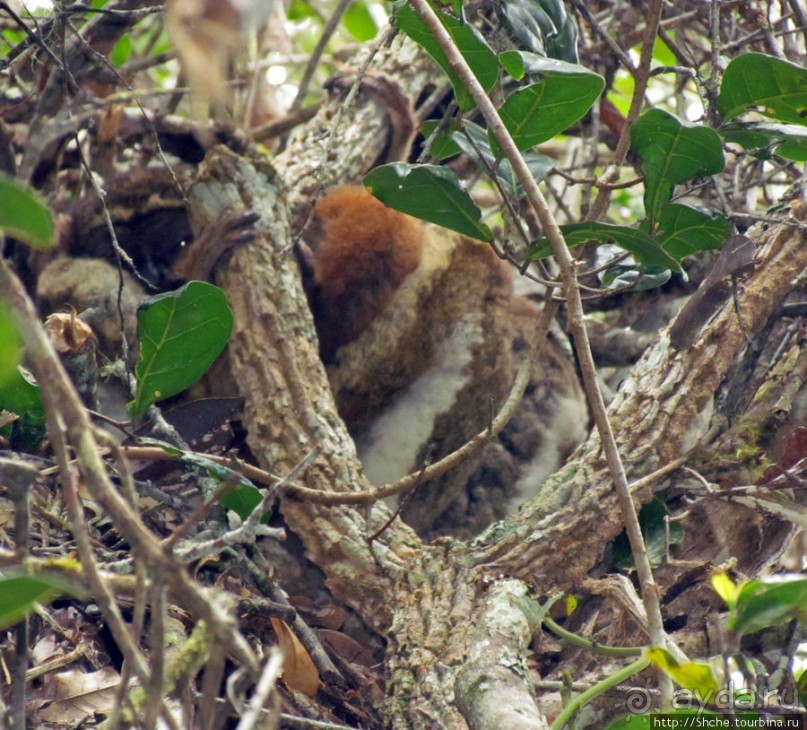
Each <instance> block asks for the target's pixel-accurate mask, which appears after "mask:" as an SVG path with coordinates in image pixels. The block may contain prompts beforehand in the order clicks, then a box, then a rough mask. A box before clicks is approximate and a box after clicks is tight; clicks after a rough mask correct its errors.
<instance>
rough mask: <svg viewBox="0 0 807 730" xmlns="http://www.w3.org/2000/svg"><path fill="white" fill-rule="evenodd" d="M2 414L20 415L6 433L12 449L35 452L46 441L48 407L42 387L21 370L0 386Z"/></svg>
mask: <svg viewBox="0 0 807 730" xmlns="http://www.w3.org/2000/svg"><path fill="white" fill-rule="evenodd" d="M0 410H3V411H9V412H10V413H14V414H16V415H17V420H16V421H14V423H12V424H11V426H10V427H7V428H6V429H4V431H7V434H8V435H10V437H11V444H12V446H13V447H14V448H18V449H21V450H23V451H34V450H35V449H36V448H37V447H38V446H39V444H40V443H41V442H42V439H43V438H45V406H44V404H43V403H42V393H41V392H40V390H39V386H37V385H35V384H34V383H33V382H32V379H29V376H27V374H26V373H24V372H23V370H22V368H20V367H17V368H15V370H14V371H13V372H12V373H11V375H10V376H9V377H8V378H7V379H6V381H5V382H4V383H3V384H2V385H0Z"/></svg>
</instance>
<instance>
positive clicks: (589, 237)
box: [527, 223, 681, 271]
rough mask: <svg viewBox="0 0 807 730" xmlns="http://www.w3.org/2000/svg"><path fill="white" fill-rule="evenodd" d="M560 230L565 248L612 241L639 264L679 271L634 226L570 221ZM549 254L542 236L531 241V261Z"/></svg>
mask: <svg viewBox="0 0 807 730" xmlns="http://www.w3.org/2000/svg"><path fill="white" fill-rule="evenodd" d="M560 230H561V231H562V233H563V237H564V238H565V239H566V245H567V246H569V248H573V247H574V246H580V245H582V244H584V243H589V242H594V243H599V244H613V245H615V246H619V247H620V248H623V249H625V251H628V252H630V253H631V254H632V255H633V257H634V258H635V259H636V260H637V261H640V262H641V263H645V264H649V265H653V266H663V267H665V268H668V269H672V270H673V271H680V270H681V267H680V265H679V264H678V262H677V261H676V260H675V259H674V258H673V257H672V256H670V254H668V253H667V252H666V251H665V250H664V249H663V248H662V247H661V246H659V244H658V243H656V241H654V240H653V239H652V238H650V236H648V235H647V234H646V233H645V232H644V231H640V230H639V229H638V228H628V227H627V226H613V225H610V224H608V223H573V224H572V225H569V226H561V229H560ZM551 255H552V246H551V245H550V243H549V240H548V239H546V238H542V239H540V240H539V241H537V242H536V243H534V244H533V245H532V246H531V247H530V250H529V252H528V253H527V256H528V258H529V259H530V260H531V261H535V260H536V259H543V258H546V257H547V256H551Z"/></svg>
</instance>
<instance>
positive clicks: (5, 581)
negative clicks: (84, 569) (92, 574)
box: [0, 575, 65, 629]
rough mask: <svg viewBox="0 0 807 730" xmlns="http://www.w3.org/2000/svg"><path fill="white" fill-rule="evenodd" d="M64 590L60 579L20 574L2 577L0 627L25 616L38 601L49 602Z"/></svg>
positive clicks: (2, 627) (5, 626)
mask: <svg viewBox="0 0 807 730" xmlns="http://www.w3.org/2000/svg"><path fill="white" fill-rule="evenodd" d="M63 592H65V591H64V584H63V583H62V582H60V581H54V580H49V579H48V578H45V577H36V578H35V577H33V576H29V575H18V576H13V577H8V578H0V629H5V628H7V627H9V626H13V625H14V624H16V623H17V622H19V621H20V620H22V619H23V618H25V617H26V616H27V615H28V614H29V613H30V612H31V611H32V610H33V608H34V606H35V605H36V604H37V603H47V602H49V601H52V600H53V599H54V598H55V597H56V596H58V595H59V594H60V593H63Z"/></svg>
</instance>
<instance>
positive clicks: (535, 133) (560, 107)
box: [494, 62, 605, 150]
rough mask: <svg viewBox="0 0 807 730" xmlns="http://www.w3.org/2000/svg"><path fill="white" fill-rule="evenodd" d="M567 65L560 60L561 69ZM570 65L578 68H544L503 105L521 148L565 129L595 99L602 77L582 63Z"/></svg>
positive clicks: (504, 114) (503, 116)
mask: <svg viewBox="0 0 807 730" xmlns="http://www.w3.org/2000/svg"><path fill="white" fill-rule="evenodd" d="M556 63H559V62H556ZM569 66H570V64H563V67H564V69H566V68H567V67H569ZM572 68H575V69H579V72H574V73H569V72H567V70H563V71H558V70H553V71H547V72H545V73H544V74H543V78H542V79H541V80H540V81H539V82H537V83H535V84H531V85H529V86H526V87H524V88H523V89H518V90H517V91H514V92H513V93H512V94H511V95H510V96H509V97H508V98H507V100H506V101H505V102H504V104H503V105H502V108H501V109H500V110H499V114H500V115H501V118H502V121H503V122H504V124H505V126H506V127H507V129H508V131H509V132H510V134H511V135H512V136H513V139H514V141H515V143H516V145H518V148H519V149H520V150H526V149H529V148H530V147H534V146H535V145H537V144H541V142H546V141H547V140H549V139H552V137H554V136H555V135H557V134H560V133H561V132H563V131H564V130H565V129H568V128H569V127H571V126H572V124H574V123H575V122H576V121H578V120H579V119H581V118H582V117H583V116H584V115H585V114H586V112H588V110H589V109H591V106H592V104H594V102H595V101H597V98H598V97H599V96H600V94H601V93H602V90H603V88H604V86H605V81H604V80H603V78H602V77H601V76H599V75H598V74H595V73H592V72H591V71H588V70H587V69H584V68H583V67H582V66H573V67H572ZM495 148H496V147H495V145H494V149H495Z"/></svg>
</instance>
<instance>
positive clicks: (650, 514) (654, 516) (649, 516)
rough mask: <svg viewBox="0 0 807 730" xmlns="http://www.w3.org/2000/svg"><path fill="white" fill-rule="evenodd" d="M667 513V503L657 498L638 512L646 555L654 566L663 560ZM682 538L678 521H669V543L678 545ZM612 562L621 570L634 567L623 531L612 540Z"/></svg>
mask: <svg viewBox="0 0 807 730" xmlns="http://www.w3.org/2000/svg"><path fill="white" fill-rule="evenodd" d="M669 514H670V511H669V510H668V509H667V505H666V504H664V502H662V501H661V500H660V499H658V498H654V499H652V500H651V501H650V502H648V503H647V504H646V505H644V507H642V509H641V511H640V512H639V524H640V525H641V527H642V536H643V537H644V541H645V546H646V547H647V556H648V558H650V565H652V566H653V567H654V568H655V567H656V566H658V565H661V564H662V563H663V562H664V557H665V551H666V543H667V526H666V524H665V522H666V521H665V517H667V515H669ZM683 539H684V528H683V527H681V525H680V524H679V523H678V522H671V523H670V545H679V544H680V543H681V541H682V540H683ZM614 562H615V563H616V564H617V566H618V567H619V568H620V569H623V570H627V569H631V568H633V567H635V565H634V562H633V554H632V553H631V549H630V541H629V540H628V536H627V535H626V534H625V532H624V531H623V532H622V533H621V534H619V535H618V536H617V537H616V539H615V540H614Z"/></svg>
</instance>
